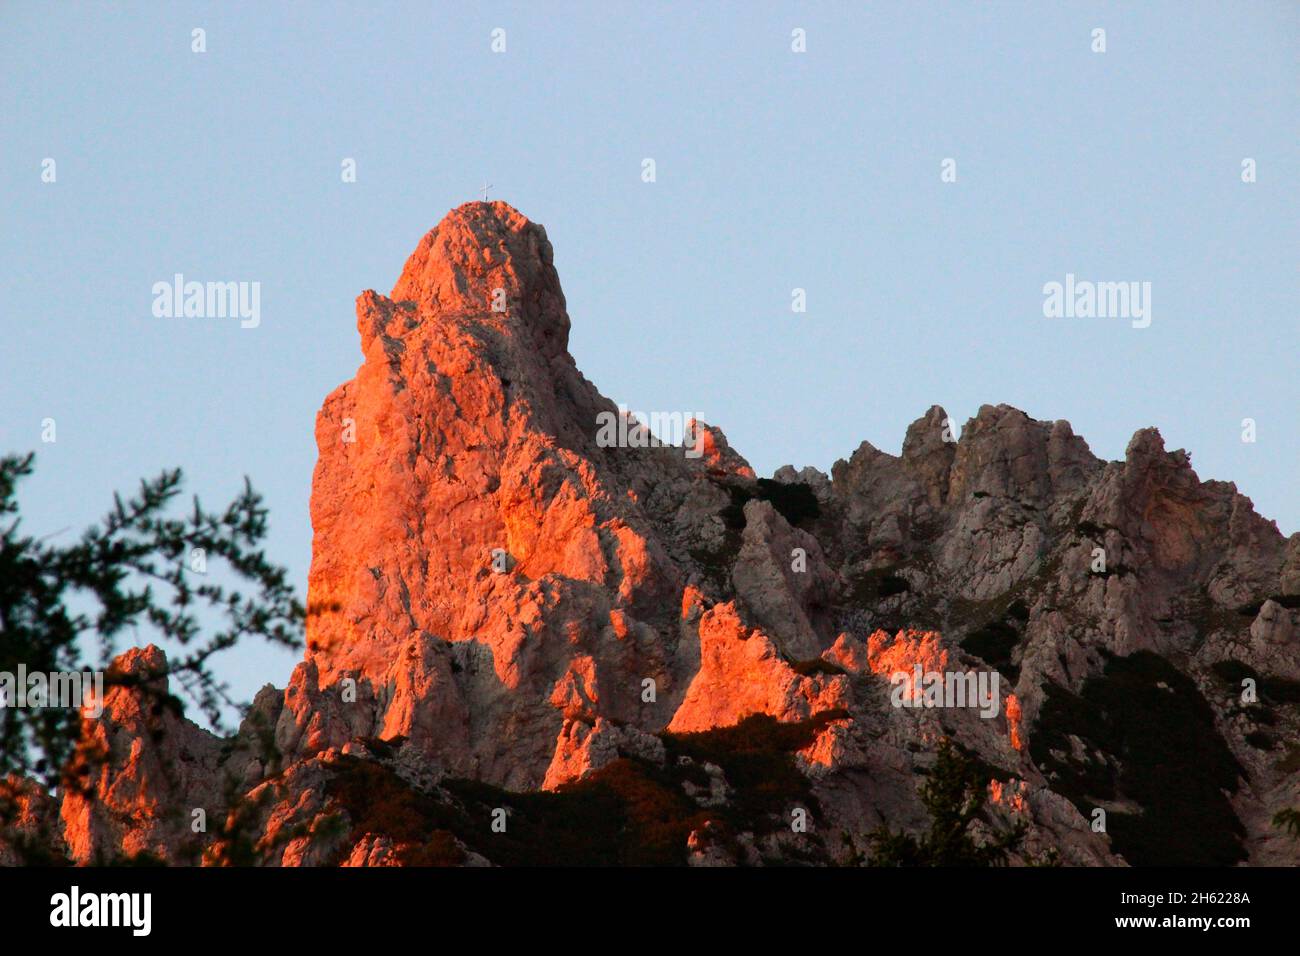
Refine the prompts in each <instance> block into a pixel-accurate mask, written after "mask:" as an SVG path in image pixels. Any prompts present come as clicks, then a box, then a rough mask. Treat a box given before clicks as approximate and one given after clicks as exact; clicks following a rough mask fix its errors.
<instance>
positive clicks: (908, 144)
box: [0, 2, 1300, 696]
mask: <svg viewBox="0 0 1300 956" xmlns="http://www.w3.org/2000/svg"><path fill="white" fill-rule="evenodd" d="M533 6H534V5H504V4H483V5H480V6H476V7H475V8H474V9H473V10H470V11H468V12H467V11H466V10H465V9H464V8H463V7H464V5H460V4H457V5H451V4H428V3H425V4H386V5H381V6H380V7H379V8H378V9H373V8H372V6H371V5H363V4H359V3H358V4H295V5H292V6H291V5H288V4H284V5H280V4H267V3H257V4H239V3H222V4H186V3H169V4H167V5H165V6H163V5H155V4H130V3H128V4H112V5H109V4H93V5H92V4H75V5H74V4H32V3H16V2H7V3H5V5H4V6H3V10H2V11H0V63H2V64H3V66H2V67H0V69H2V70H3V76H4V82H3V84H2V85H0V195H2V196H3V199H2V201H0V209H2V210H3V217H4V226H5V228H4V229H3V231H0V262H3V267H2V268H0V284H2V285H0V302H2V303H3V310H4V317H3V323H4V343H5V344H4V347H3V348H2V349H0V408H2V409H3V413H2V414H0V451H22V450H30V449H35V450H36V451H37V452H38V460H37V466H38V471H37V475H36V476H35V477H34V478H33V479H32V480H30V481H29V482H28V483H27V485H26V486H25V487H24V488H23V491H22V503H23V508H24V514H25V516H26V518H25V520H26V523H27V524H26V527H27V529H28V530H29V532H31V533H39V534H46V533H51V532H57V531H59V530H60V529H63V528H67V527H72V528H79V527H81V526H84V525H85V524H86V523H88V522H89V521H92V520H94V519H95V518H97V517H99V516H100V515H101V514H102V512H103V511H104V510H105V509H106V507H107V505H108V503H109V501H110V496H111V492H112V490H113V489H123V490H128V489H131V488H133V487H134V486H135V483H136V481H137V480H138V478H139V477H141V476H143V475H152V474H155V473H157V472H158V471H159V470H160V469H162V468H164V467H168V466H174V465H180V466H182V467H184V468H185V470H186V472H187V475H188V478H189V481H190V488H191V489H192V490H195V491H197V492H199V493H200V494H201V495H202V496H203V497H204V498H205V499H206V500H207V501H208V502H209V503H210V504H213V505H216V504H218V503H221V502H224V501H225V500H228V499H229V498H230V497H231V496H232V495H233V494H234V493H235V492H236V490H237V488H238V485H239V482H240V481H241V479H242V476H243V475H245V474H248V475H250V476H251V477H252V479H253V481H254V484H255V485H256V486H257V487H258V488H259V489H260V490H262V491H263V492H264V493H265V494H266V497H267V499H268V502H269V504H270V506H271V509H272V536H271V541H270V549H271V551H272V553H273V554H274V555H275V556H276V557H277V558H279V559H280V560H281V561H282V562H283V563H285V564H287V565H288V566H289V567H290V568H291V569H292V571H293V573H294V576H295V578H296V580H297V581H298V582H299V583H300V584H301V586H302V588H303V589H304V590H305V586H306V572H307V567H308V563H309V560H310V541H311V528H310V521H309V519H308V513H307V503H308V497H309V493H310V482H311V472H312V467H313V465H314V462H315V457H316V452H315V446H314V442H313V438H312V424H313V418H314V415H315V412H316V410H317V409H318V408H319V406H320V403H321V400H322V399H323V398H324V396H325V395H326V394H327V393H328V392H329V391H330V390H331V389H333V388H334V387H335V386H336V385H338V384H339V383H340V382H342V381H344V380H346V379H348V378H350V377H351V376H352V375H353V373H354V372H355V369H356V366H357V364H358V362H359V361H360V350H359V346H358V342H357V335H356V329H355V319H354V314H353V300H354V298H355V297H356V295H357V294H358V293H360V292H361V291H362V290H363V289H366V288H374V289H377V290H379V291H381V292H387V291H388V290H389V289H390V288H391V287H392V284H393V282H394V281H395V280H396V277H397V275H398V274H399V272H400V270H401V267H402V263H403V262H404V260H405V258H406V256H407V255H408V254H409V253H410V251H411V250H412V249H413V248H414V247H415V244H416V242H417V241H418V239H419V238H420V236H421V235H422V234H423V233H424V232H425V231H427V230H428V229H429V228H430V227H432V226H433V225H435V224H436V223H437V221H438V220H439V219H440V218H441V217H442V216H443V215H444V214H445V212H446V211H447V210H448V209H449V208H451V207H453V206H456V205H458V204H460V203H461V202H464V201H466V200H469V199H472V198H475V197H476V196H477V194H478V190H479V188H480V185H481V184H482V182H483V181H484V180H487V181H489V182H491V183H493V184H494V189H493V191H492V195H493V196H494V198H502V199H505V200H507V201H508V202H510V203H512V204H513V205H515V206H516V207H517V208H518V209H520V210H521V211H522V212H523V213H525V214H526V215H528V216H529V217H531V218H532V219H534V220H536V221H538V222H540V223H542V224H544V225H545V226H546V228H547V231H548V233H549V235H550V237H551V240H552V242H553V243H554V245H555V250H556V265H557V267H558V269H559V272H560V277H561V281H562V282H563V284H564V289H565V293H566V296H567V298H568V304H569V313H570V316H571V317H572V320H573V334H572V341H571V351H572V352H573V355H574V356H575V358H576V360H577V362H578V365H579V367H580V368H581V369H583V371H584V372H585V373H586V375H587V376H588V377H589V378H590V379H592V380H593V381H594V382H595V383H596V384H597V385H598V386H599V387H600V388H601V389H602V391H604V392H605V394H607V395H608V396H609V397H611V398H612V399H614V400H615V401H620V402H624V403H626V404H627V405H629V406H630V407H632V408H634V409H643V410H647V411H649V410H663V411H672V410H681V411H699V412H702V413H703V416H704V418H705V419H706V420H708V421H710V422H712V423H715V424H718V425H720V426H721V427H722V428H723V429H724V430H725V432H726V433H727V435H728V437H729V439H730V440H731V442H732V444H733V445H735V446H736V447H737V449H738V450H740V451H741V452H742V453H743V454H744V455H746V456H747V457H748V458H749V460H750V461H751V463H753V465H754V466H755V468H756V469H757V470H758V471H759V473H760V474H770V473H771V471H772V470H773V469H775V468H776V467H778V466H780V465H781V464H784V463H792V464H795V465H796V466H802V465H805V464H812V465H816V466H817V467H819V468H822V469H827V470H828V469H829V467H830V466H831V464H832V463H833V462H834V461H835V460H836V459H837V458H840V457H847V456H848V455H849V454H850V453H851V452H852V451H853V449H854V448H856V447H857V445H858V443H859V442H860V441H862V440H863V439H867V440H869V441H871V442H872V443H873V444H875V445H876V446H878V447H880V448H883V449H885V450H888V451H891V452H897V450H898V448H899V446H900V445H901V442H902V437H903V433H904V430H905V429H906V427H907V425H908V423H909V422H911V421H912V420H913V419H915V418H916V417H918V416H919V415H921V414H922V413H923V412H924V411H925V409H926V408H928V407H929V406H930V405H931V404H934V403H938V404H941V405H943V406H944V407H945V408H946V409H947V410H948V412H949V413H950V414H951V415H952V416H953V417H954V419H955V420H957V421H964V420H965V419H966V418H968V417H970V416H971V415H973V414H974V413H975V411H976V410H977V409H978V407H979V406H980V405H981V404H983V403H994V404H996V403H998V402H1007V403H1010V404H1012V405H1016V406H1018V407H1020V408H1023V409H1024V410H1025V411H1026V412H1028V413H1029V414H1030V415H1031V416H1033V417H1035V418H1041V419H1056V418H1065V419H1068V420H1069V421H1070V422H1071V423H1072V424H1073V425H1074V428H1075V430H1076V432H1078V433H1079V434H1081V435H1083V436H1084V437H1086V438H1087V440H1088V442H1089V444H1090V445H1091V447H1092V449H1093V451H1094V453H1096V454H1098V455H1100V456H1102V457H1106V458H1120V457H1122V456H1123V452H1124V447H1125V445H1126V444H1127V441H1128V439H1129V437H1130V436H1131V435H1132V433H1133V432H1134V431H1135V430H1137V429H1139V428H1142V427H1145V426H1148V425H1156V426H1158V427H1159V428H1160V429H1161V432H1162V434H1163V435H1164V436H1165V439H1166V443H1167V445H1168V446H1169V447H1171V448H1174V447H1183V448H1186V449H1188V450H1189V451H1190V452H1191V454H1192V458H1193V464H1194V466H1195V467H1196V469H1197V471H1198V473H1199V474H1200V475H1201V477H1202V478H1218V479H1224V480H1233V481H1235V482H1236V483H1237V485H1238V487H1239V488H1240V489H1241V490H1242V492H1243V493H1245V494H1247V495H1248V496H1250V497H1251V498H1252V499H1253V500H1254V502H1255V505H1256V508H1257V509H1258V510H1259V511H1260V512H1261V513H1262V514H1264V515H1265V516H1266V517H1269V518H1273V519H1276V520H1277V521H1278V523H1279V525H1280V527H1281V528H1282V530H1283V531H1284V532H1288V533H1290V532H1293V531H1296V530H1300V498H1298V497H1297V495H1296V494H1295V489H1296V479H1295V476H1296V475H1297V473H1298V472H1300V434H1298V425H1300V421H1297V411H1298V410H1300V376H1298V375H1297V359H1296V351H1295V350H1296V341H1297V336H1296V325H1297V316H1298V315H1300V308H1298V307H1300V281H1298V279H1297V268H1296V266H1297V252H1298V251H1300V242H1298V241H1297V240H1298V239H1300V215H1298V213H1300V209H1298V208H1297V205H1298V203H1297V196H1300V190H1297V188H1296V183H1297V178H1298V177H1300V148H1298V146H1297V138H1296V121H1297V117H1300V109H1298V107H1300V102H1298V99H1300V82H1297V81H1298V80H1300V66H1298V65H1297V64H1300V56H1298V54H1300V7H1297V6H1296V5H1294V4H1289V3H1263V2H1261V3H1244V4H1205V3H1195V2H1190V3H1189V2H1180V3H1143V4H1130V3H1122V4H1105V3H1076V4H1061V5H1055V4H1054V5H1051V7H1050V8H1049V7H1048V5H1045V4H1038V3H1034V4H1029V3H1025V4H1019V3H940V4H926V5H922V4H884V3H879V4H870V5H867V4H861V5H859V4H756V3H746V4H699V5H696V4H691V5H687V4H680V5H678V4H668V3H611V4H594V3H593V4H580V3H564V4H557V5H550V6H549V8H548V9H533ZM697 7H700V8H702V9H697ZM498 27H500V28H503V29H504V30H505V31H506V51H505V52H504V53H493V52H492V50H491V48H490V42H491V31H492V30H493V29H494V28H498ZM1098 27H1100V28H1103V29H1104V30H1105V31H1106V52H1105V53H1095V52H1093V51H1092V48H1091V47H1092V42H1093V41H1092V31H1093V30H1094V28H1098ZM195 28H202V29H204V30H205V31H206V41H207V52H206V53H202V54H198V53H194V52H192V51H191V31H192V30H193V29H195ZM795 28H802V29H804V30H805V31H806V35H807V52H806V53H802V54H796V53H793V52H792V51H791V48H790V47H791V31H792V30H793V29H795ZM47 157H48V158H53V159H54V160H55V161H56V163H57V167H56V169H57V181H56V182H54V183H44V182H42V181H41V171H42V161H43V160H44V159H45V158H47ZM346 157H352V158H355V160H356V162H357V182H355V183H343V182H342V181H341V177H340V164H341V162H342V160H343V159H344V158H346ZM647 157H649V158H653V159H654V160H655V163H656V181H655V182H653V183H645V182H642V179H641V169H642V160H643V159H645V158H647ZM948 157H951V158H953V159H955V160H956V163H957V181H956V182H954V183H943V182H941V181H940V163H941V161H942V160H943V159H945V158H948ZM1247 157H1249V158H1253V159H1254V160H1255V161H1256V163H1257V177H1258V179H1257V182H1254V183H1251V184H1246V183H1243V182H1242V181H1241V163H1242V160H1243V159H1245V158H1247ZM177 272H180V273H183V274H185V275H186V277H187V278H193V279H199V280H201V281H206V280H236V281H250V282H251V281H257V282H260V283H261V324H260V326H259V327H257V328H256V329H241V328H240V327H239V323H238V321H237V320H221V319H189V320H187V319H183V318H175V319H172V318H156V317H155V316H154V315H153V314H152V311H151V305H152V301H153V300H152V293H151V288H152V286H153V284H154V283H155V282H158V281H170V279H171V277H172V276H173V275H174V274H175V273H177ZM1067 273H1074V274H1075V275H1076V276H1079V277H1080V278H1086V279H1093V280H1097V281H1149V282H1150V283H1151V284H1152V322H1151V325H1150V327H1149V328H1145V329H1134V328H1132V327H1131V325H1130V323H1129V322H1128V321H1126V320H1123V319H1100V318H1093V319H1048V318H1045V317H1044V315H1043V311H1042V303H1043V293H1042V288H1043V285H1044V284H1045V283H1047V282H1052V281H1064V278H1065V275H1066V274H1067ZM794 288H803V289H805V290H806V293H807V312H805V313H794V312H792V311H791V290H792V289H794ZM1247 417H1249V418H1254V419H1255V420H1256V423H1257V430H1258V440H1257V441H1256V442H1255V443H1253V444H1251V443H1244V442H1242V440H1241V421H1242V419H1243V418H1247ZM46 418H53V419H54V420H55V421H56V423H57V441H56V442H55V443H53V444H42V443H41V441H40V438H41V423H42V420H43V419H46ZM72 533H73V532H65V534H66V535H68V536H71V534H72ZM293 660H294V656H293V655H289V654H287V653H282V652H273V651H269V650H264V649H259V648H251V647H250V648H247V649H245V650H242V651H239V652H237V655H236V656H234V657H232V658H231V659H230V660H229V662H228V663H227V665H226V667H225V668H224V672H225V674H226V676H228V677H230V678H231V680H232V683H233V685H234V688H235V690H236V691H237V692H239V693H241V694H243V695H244V696H248V695H250V694H251V692H252V691H253V690H255V689H256V688H257V687H258V686H260V685H261V684H263V683H265V682H267V681H272V682H274V683H276V684H277V685H283V684H284V682H285V680H286V679H287V675H288V672H289V669H290V666H291V664H292V662H293Z"/></svg>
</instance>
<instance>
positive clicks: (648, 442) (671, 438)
mask: <svg viewBox="0 0 1300 956" xmlns="http://www.w3.org/2000/svg"><path fill="white" fill-rule="evenodd" d="M698 419H699V414H698V413H692V412H651V413H650V414H649V415H647V414H645V413H643V412H629V411H628V408H627V406H626V405H619V406H618V412H617V413H615V412H610V411H604V412H599V413H597V415H596V445H597V446H598V447H600V448H660V447H663V446H665V445H669V446H672V447H677V448H683V449H685V454H686V457H687V458H700V457H702V456H703V454H704V431H703V429H701V428H698V427H697V426H696V421H697V420H698Z"/></svg>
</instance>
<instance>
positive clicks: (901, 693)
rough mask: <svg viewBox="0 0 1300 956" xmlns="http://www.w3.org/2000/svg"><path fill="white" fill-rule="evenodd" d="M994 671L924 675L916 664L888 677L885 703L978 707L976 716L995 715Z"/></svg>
mask: <svg viewBox="0 0 1300 956" xmlns="http://www.w3.org/2000/svg"><path fill="white" fill-rule="evenodd" d="M1000 676H1001V675H1000V674H999V673H998V672H997V671H926V670H924V669H923V668H922V667H921V665H920V664H919V663H918V664H917V665H916V666H915V667H914V668H913V669H912V670H911V671H910V672H909V671H895V672H894V673H893V674H891V675H890V677H889V683H890V684H892V685H893V688H894V689H893V691H892V692H891V693H890V695H889V701H890V703H891V704H893V705H894V706H895V707H909V708H911V707H916V708H922V707H923V708H927V709H929V708H935V707H978V708H979V711H980V716H981V717H983V718H985V719H989V718H993V717H996V716H997V715H998V710H999V709H1000V708H1001V699H1002V698H1001V695H1000V694H999V693H998V684H999V678H1000Z"/></svg>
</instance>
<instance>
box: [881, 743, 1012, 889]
mask: <svg viewBox="0 0 1300 956" xmlns="http://www.w3.org/2000/svg"><path fill="white" fill-rule="evenodd" d="M986 793H987V791H986V774H984V773H983V772H981V770H980V768H979V766H978V765H977V764H976V763H975V762H974V761H973V760H971V759H970V758H968V757H966V756H965V755H964V754H962V753H961V752H960V751H959V750H957V749H956V748H955V747H954V746H953V745H952V743H951V742H950V741H949V740H948V739H947V738H945V739H944V740H943V741H942V743H940V745H939V751H938V755H937V759H936V760H935V764H934V769H933V770H931V771H930V776H929V779H928V780H926V782H925V784H924V785H923V786H922V787H921V791H920V796H921V802H922V803H923V804H925V808H926V809H927V810H928V811H929V812H930V829H929V831H928V832H927V833H925V834H923V835H922V836H921V837H920V838H919V839H918V838H917V837H914V836H912V835H911V834H909V833H904V832H898V833H895V832H893V831H891V830H889V829H887V828H885V827H881V828H880V829H878V830H876V831H875V833H873V834H872V835H871V847H872V854H871V863H872V865H873V866H1002V865H1003V864H1005V863H1006V860H1007V854H1008V853H1010V852H1011V851H1013V850H1015V849H1016V848H1017V847H1018V846H1019V844H1020V842H1021V840H1022V839H1023V838H1024V835H1025V830H1026V825H1025V823H1023V822H1020V823H1017V824H1016V825H1015V826H1014V827H1012V828H1011V829H1010V830H1008V831H1006V832H1003V833H1001V834H998V835H996V836H995V837H994V839H993V840H992V841H991V842H988V843H977V842H976V841H975V838H974V837H973V836H972V835H971V833H970V825H971V824H972V823H973V822H974V821H975V819H976V818H977V817H978V816H979V815H980V814H981V812H983V810H984V804H985V799H986Z"/></svg>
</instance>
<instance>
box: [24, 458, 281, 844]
mask: <svg viewBox="0 0 1300 956" xmlns="http://www.w3.org/2000/svg"><path fill="white" fill-rule="evenodd" d="M32 462H33V456H32V455H26V456H7V457H4V458H0V671H8V672H10V673H15V672H16V671H17V667H18V665H19V664H20V663H21V664H24V665H25V666H26V669H27V671H28V672H29V673H31V672H37V671H39V672H47V673H48V672H56V671H57V672H72V671H85V670H94V669H98V670H106V669H107V665H108V663H109V661H110V660H111V658H112V656H113V654H114V653H115V648H116V644H117V641H116V639H117V637H118V636H119V635H120V634H121V632H122V631H123V630H124V629H127V628H132V629H134V628H137V627H138V626H141V625H143V626H145V627H147V628H151V629H152V630H153V632H155V633H156V634H157V635H158V636H159V637H161V638H162V639H163V640H164V641H165V642H170V643H171V644H172V645H179V652H178V649H177V648H176V647H175V646H173V647H171V648H170V649H169V650H170V656H171V658H172V659H171V660H170V662H169V666H168V675H169V676H170V677H172V678H173V679H175V680H176V682H177V683H178V684H179V685H180V687H181V688H182V689H183V690H184V692H185V693H186V694H187V696H189V697H190V698H191V699H192V700H193V701H194V702H195V703H196V704H197V705H198V707H199V708H200V709H201V710H202V712H203V713H204V714H205V715H206V716H207V718H208V719H209V722H210V723H211V724H212V725H213V726H214V727H215V728H218V729H220V728H221V724H222V721H221V711H222V708H223V706H238V705H237V704H236V702H235V701H233V700H232V699H231V698H230V696H229V695H228V692H227V687H226V685H225V684H223V683H222V682H220V681H219V680H218V679H217V678H216V676H215V675H214V673H213V671H212V669H211V666H210V665H211V661H212V658H213V656H214V655H215V654H217V653H219V652H221V651H224V650H227V649H229V648H231V647H233V646H235V644H236V643H238V642H239V641H240V640H241V639H243V638H245V637H250V636H252V637H260V638H263V639H265V640H268V641H270V642H271V643H273V644H278V645H282V646H285V647H298V646H300V645H301V632H302V626H303V621H304V618H305V612H304V608H303V606H302V605H301V604H300V603H299V602H298V600H297V598H296V597H295V595H294V590H293V587H292V586H291V585H290V584H289V583H288V580H287V572H286V571H285V569H284V568H282V567H279V566H277V565H274V564H272V563H271V562H270V561H268V560H267V558H266V555H265V553H264V552H263V551H262V550H261V549H260V547H259V544H260V543H261V542H262V540H263V539H264V538H265V536H266V530H267V523H266V517H267V512H266V509H265V508H264V507H263V505H262V498H261V496H260V495H258V494H257V493H256V492H255V491H254V490H253V488H252V486H251V485H250V484H249V482H248V480H247V479H245V481H244V488H243V490H242V491H241V492H240V493H239V494H238V495H237V496H236V497H235V498H234V500H233V501H231V503H230V504H229V505H227V506H226V507H225V508H224V509H223V510H221V511H218V512H209V511H205V510H204V509H203V507H202V506H201V505H200V503H199V500H198V498H197V497H196V498H194V499H193V509H192V511H190V512H189V514H188V515H186V514H183V513H181V514H177V513H174V512H173V509H172V505H173V503H174V499H175V498H176V496H177V495H178V494H180V490H181V472H180V471H179V470H172V471H164V472H163V473H162V474H161V475H159V476H158V477H157V478H155V479H153V480H151V481H142V482H141V483H140V490H139V493H138V494H137V495H136V496H135V497H133V498H130V499H129V500H126V501H124V500H123V499H122V498H121V497H120V496H119V495H116V494H115V495H114V496H113V507H112V509H111V510H110V511H109V512H108V514H107V515H106V516H105V517H104V519H103V520H102V521H101V522H100V523H98V524H95V525H92V526H91V527H89V528H87V529H86V530H85V531H84V532H83V533H82V535H81V537H80V538H79V539H78V540H77V541H76V542H75V543H73V544H69V545H66V546H60V545H55V544H49V543H46V541H45V540H39V539H35V538H31V537H27V536H24V535H23V534H22V532H21V529H20V519H19V517H18V503H17V500H16V497H15V489H16V486H17V484H18V482H19V481H20V480H21V479H23V478H25V477H27V476H28V475H30V474H31V473H32ZM222 579H225V580H228V581H234V582H235V583H236V584H238V583H239V582H246V583H247V584H248V585H250V586H251V593H250V594H247V595H246V594H244V593H241V592H240V591H238V590H232V589H231V587H232V586H231V585H228V584H222V583H220V581H221V580H222ZM205 609H206V611H205ZM200 615H202V616H203V618H204V620H205V623H206V624H207V625H208V628H207V630H209V631H210V632H209V633H206V634H205V627H204V626H201V623H200ZM214 621H215V622H219V623H217V625H216V626H215V628H213V627H212V622H214ZM90 642H94V643H97V645H98V657H99V658H100V660H99V661H98V662H96V663H93V664H91V666H89V667H88V666H87V665H86V662H85V661H84V660H83V649H84V648H85V647H86V645H87V644H88V643H90ZM155 676H161V675H149V677H151V678H152V677H155ZM111 680H112V678H108V679H106V683H111ZM168 703H169V704H172V705H178V704H179V701H177V700H176V699H174V698H173V699H172V700H171V701H169V702H168ZM79 735H80V714H79V712H78V711H77V710H75V709H67V708H64V709H58V708H52V707H43V708H15V707H5V708H0V779H3V778H4V776H5V775H6V774H16V775H18V776H25V777H35V778H36V779H38V780H39V781H41V782H42V783H43V784H44V785H45V786H53V785H55V784H57V783H58V780H59V774H60V771H61V770H62V768H63V767H64V765H65V764H66V762H67V760H68V758H69V756H70V755H71V753H72V751H73V750H74V748H75V746H76V743H77V740H78V737H79ZM0 812H2V809H0ZM4 822H6V821H4V820H3V819H0V823H4Z"/></svg>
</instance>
